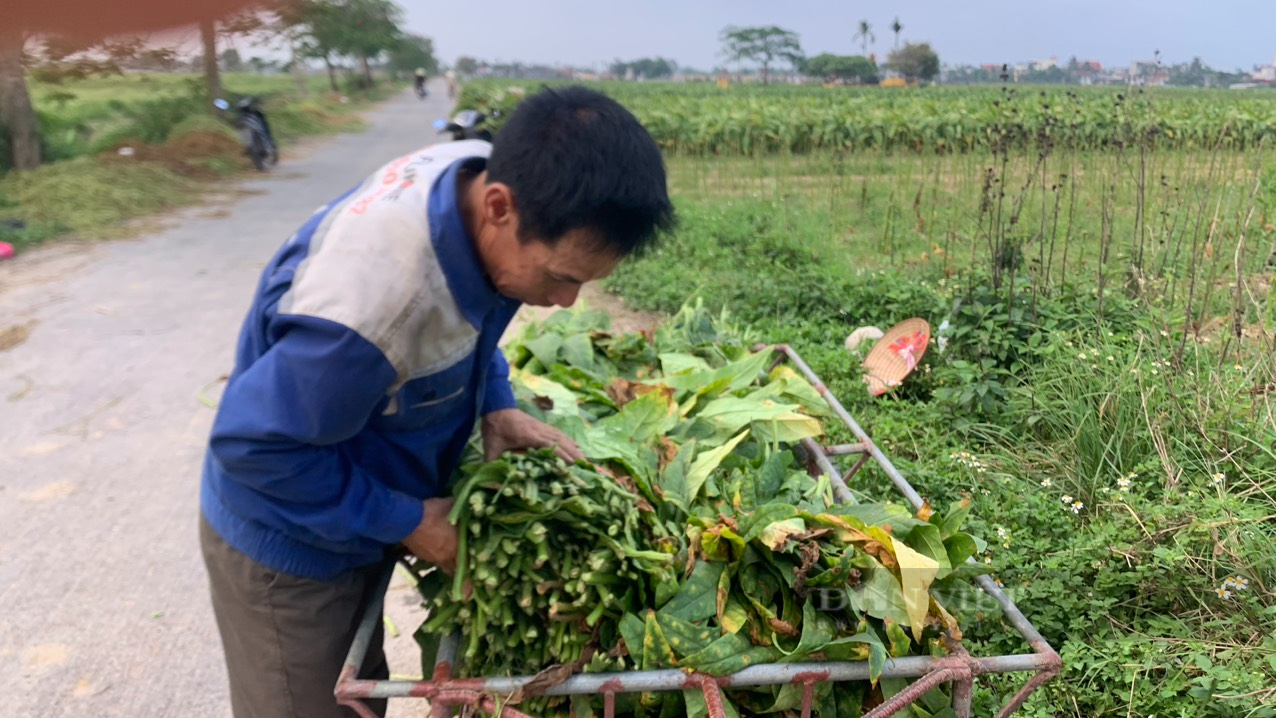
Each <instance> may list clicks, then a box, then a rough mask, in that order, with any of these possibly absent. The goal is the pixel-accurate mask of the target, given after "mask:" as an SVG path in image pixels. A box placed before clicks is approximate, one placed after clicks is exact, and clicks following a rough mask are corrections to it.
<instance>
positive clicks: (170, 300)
mask: <svg viewBox="0 0 1276 718" xmlns="http://www.w3.org/2000/svg"><path fill="white" fill-rule="evenodd" d="M436 84H437V85H438V86H437V87H433V88H432V90H433V91H432V92H431V95H430V97H429V98H428V99H427V100H425V101H424V102H422V101H418V100H417V99H416V97H415V96H414V95H412V94H411V93H404V94H403V95H401V96H399V97H397V98H395V99H393V100H391V101H389V102H387V103H386V104H384V105H383V106H382V107H381V108H380V109H378V110H377V111H376V112H374V113H372V114H371V115H370V116H369V128H368V130H367V131H366V132H364V133H361V134H357V135H345V136H341V137H338V138H336V139H333V140H330V141H325V142H323V143H317V144H316V146H314V147H312V148H311V149H309V150H301V151H294V152H293V153H292V156H290V155H289V152H288V148H285V150H284V158H283V164H282V165H281V166H280V167H279V168H278V169H277V170H276V171H275V172H274V173H273V174H272V175H270V176H267V177H264V178H260V179H258V178H254V179H252V180H250V181H247V182H245V183H244V186H243V187H244V189H246V190H248V192H249V194H247V195H244V196H240V197H237V198H234V199H230V200H227V201H226V202H224V203H222V204H221V206H217V207H209V206H204V207H200V208H192V209H188V210H184V211H182V212H179V213H177V214H176V215H174V216H173V217H170V218H168V219H167V221H166V222H165V224H166V225H168V226H167V227H166V228H163V229H160V230H158V231H154V232H151V233H148V234H146V235H145V236H143V237H141V238H140V239H136V240H131V241H121V242H112V243H100V244H78V245H65V244H64V245H61V246H55V247H50V248H48V249H44V250H40V251H36V252H32V253H30V254H28V255H25V256H23V257H20V258H19V259H18V260H16V261H13V262H7V263H5V264H0V715H2V716H6V717H10V716H11V717H13V718H37V717H38V718H107V717H114V716H127V717H128V718H138V717H146V718H158V717H162V716H182V717H183V718H205V717H210V718H223V717H224V716H228V715H229V709H228V706H227V701H226V698H225V689H224V681H225V670H224V667H223V665H222V658H221V653H220V647H219V644H218V638H217V633H216V630H215V627H214V624H213V619H212V614H211V609H210V608H209V605H208V599H207V594H206V590H207V589H206V579H205V575H204V569H203V564H202V562H201V560H200V557H199V549H198V542H197V535H196V516H197V506H198V500H197V493H198V481H199V464H200V460H201V457H202V454H203V448H204V442H205V438H206V436H207V432H208V430H209V426H210V424H211V421H212V418H213V412H212V410H210V409H209V408H208V407H207V406H205V405H204V404H203V403H201V401H200V398H199V397H200V395H201V390H204V394H205V395H207V396H210V397H211V398H214V399H215V398H216V395H217V391H218V388H219V387H218V381H217V380H218V379H219V377H222V376H223V375H225V374H226V373H227V371H228V370H229V369H230V367H231V362H232V352H233V347H234V339H235V336H236V333H237V330H238V327H239V323H240V321H241V319H242V318H243V315H244V313H245V312H246V311H247V309H248V301H249V298H250V295H251V292H252V289H253V286H254V284H255V282H256V280H257V277H258V273H259V271H260V269H261V267H262V266H263V265H264V263H265V261H266V260H267V259H268V258H269V257H270V255H271V254H272V253H273V252H274V250H275V249H276V247H277V246H278V245H279V244H280V243H281V242H282V241H283V240H284V239H285V238H286V237H288V236H289V234H291V233H292V231H293V230H294V229H295V228H296V227H297V226H298V225H300V224H301V223H302V222H303V221H304V220H305V219H306V218H307V217H308V216H309V215H310V214H311V212H313V211H314V209H315V208H316V207H318V206H319V205H321V204H322V203H324V202H326V201H328V200H329V199H331V198H332V197H334V196H336V195H338V194H340V193H341V192H342V191H344V190H346V189H348V188H349V187H350V186H352V185H353V184H355V183H357V182H358V181H359V180H360V179H362V177H363V176H364V175H365V174H367V173H369V172H371V171H372V170H373V169H375V168H376V167H377V166H379V165H380V164H381V163H383V162H385V161H387V160H389V159H391V158H393V157H395V156H397V155H400V154H403V153H405V152H408V151H410V150H412V149H414V148H416V147H419V146H421V145H424V144H428V143H430V142H432V141H433V140H434V139H435V134H434V131H433V130H432V129H431V128H430V122H431V121H432V120H433V119H434V118H435V117H439V116H442V115H443V114H445V112H446V111H447V109H448V107H447V100H446V92H445V91H444V89H443V86H442V85H441V83H436ZM6 330H7V331H6ZM23 336H25V340H23V339H22V337H23ZM14 342H17V344H16V346H10V347H9V348H8V349H7V350H5V347H6V346H8V345H12V344H14ZM413 604H414V601H413V600H412V597H411V593H410V589H407V588H406V587H404V586H398V587H396V588H395V589H394V590H392V591H391V595H390V597H389V600H388V605H389V607H390V610H391V612H392V613H394V614H395V615H396V616H397V617H398V621H397V623H398V624H399V626H400V628H402V629H403V635H402V636H401V637H400V638H399V639H396V640H392V641H391V642H392V644H394V645H393V646H392V670H394V671H395V672H398V673H417V672H419V667H418V666H414V665H412V663H413V661H412V657H413V654H414V651H415V649H414V647H413V646H412V644H411V637H410V634H411V630H412V629H414V628H415V626H416V625H417V623H416V621H417V620H418V619H419V616H414V615H412V607H413ZM395 714H397V715H401V716H404V715H415V714H417V711H415V710H412V711H409V710H407V709H406V707H405V708H403V709H399V710H396V711H395Z"/></svg>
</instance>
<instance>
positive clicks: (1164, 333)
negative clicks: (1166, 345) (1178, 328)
mask: <svg viewBox="0 0 1276 718" xmlns="http://www.w3.org/2000/svg"><path fill="white" fill-rule="evenodd" d="M1169 335H1170V333H1169V332H1167V331H1165V330H1164V329H1162V330H1161V336H1163V337H1168V336H1169Z"/></svg>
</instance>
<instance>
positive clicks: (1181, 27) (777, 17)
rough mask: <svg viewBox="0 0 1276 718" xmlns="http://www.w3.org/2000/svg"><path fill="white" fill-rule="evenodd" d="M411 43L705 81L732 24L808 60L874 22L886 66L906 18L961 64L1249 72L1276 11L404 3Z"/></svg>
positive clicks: (1268, 38)
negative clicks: (687, 74)
mask: <svg viewBox="0 0 1276 718" xmlns="http://www.w3.org/2000/svg"><path fill="white" fill-rule="evenodd" d="M399 3H400V4H401V5H403V7H404V8H405V10H406V11H407V20H408V23H407V24H408V25H409V27H410V28H411V30H412V31H413V32H417V33H420V34H423V35H428V36H430V37H433V38H434V43H435V48H436V50H437V53H438V55H439V57H440V58H441V59H442V60H444V61H445V62H448V63H451V62H455V60H456V58H457V57H458V56H460V55H472V56H475V57H478V58H480V59H483V60H488V61H497V60H500V61H505V62H511V61H514V60H518V61H522V62H532V63H550V64H554V63H557V64H572V65H577V66H595V65H597V64H598V63H603V64H605V63H609V62H610V61H612V60H614V59H617V58H619V59H636V58H638V57H647V56H655V55H659V56H663V57H669V58H672V59H674V60H677V61H678V62H679V63H680V64H682V65H684V66H690V67H694V68H697V69H702V70H707V69H710V68H712V67H713V66H714V65H715V64H716V63H718V62H719V60H718V50H719V46H720V44H719V42H718V32H719V31H720V30H721V29H722V28H723V27H724V26H726V25H779V26H780V27H783V28H785V29H788V30H793V31H795V32H796V33H798V35H799V37H800V38H801V41H802V49H803V50H804V51H805V52H806V54H807V55H808V56H809V55H816V54H819V53H821V52H832V53H837V54H852V53H854V54H858V53H859V44H858V43H857V42H854V41H852V39H851V37H852V36H853V35H854V34H855V31H856V28H857V26H858V24H859V21H860V20H862V19H863V20H868V21H869V23H870V24H871V25H872V27H873V34H874V35H876V36H877V41H876V42H875V43H873V44H872V45H871V46H870V48H869V49H870V51H873V50H876V52H877V53H878V55H879V56H884V55H885V53H886V52H887V51H889V50H890V48H891V47H892V46H893V43H894V36H893V35H892V33H891V30H890V24H891V22H892V21H893V20H894V18H895V16H896V15H898V16H899V19H900V22H901V23H902V24H903V26H904V31H903V33H902V34H901V36H902V38H903V39H904V40H905V41H914V42H930V43H931V45H932V46H933V47H934V48H935V50H936V51H937V52H938V53H939V56H940V59H941V61H943V62H945V63H952V64H980V63H985V62H988V63H992V62H997V63H1000V62H1018V61H1027V60H1033V59H1043V58H1047V57H1051V56H1057V57H1058V58H1059V60H1060V62H1064V61H1066V60H1067V59H1068V58H1069V57H1070V56H1072V55H1076V56H1077V57H1078V58H1080V59H1094V60H1099V61H1100V62H1102V63H1103V64H1104V65H1105V66H1107V65H1128V64H1129V62H1130V61H1131V60H1134V59H1151V58H1152V56H1153V52H1154V51H1155V50H1157V49H1160V50H1161V54H1162V57H1163V59H1164V60H1165V61H1166V62H1169V63H1173V62H1180V61H1187V60H1190V59H1191V58H1192V57H1193V56H1196V55H1199V56H1200V57H1201V58H1202V59H1204V60H1205V62H1207V63H1208V64H1210V65H1212V66H1214V67H1217V68H1220V69H1227V70H1232V69H1235V68H1237V67H1241V68H1244V69H1246V70H1249V69H1250V68H1251V66H1253V65H1255V64H1267V63H1269V62H1272V61H1273V56H1276V0H1160V1H1159V2H1158V1H1155V0H1062V1H1061V0H1054V1H1053V2H1052V1H1050V0H1046V1H1045V2H1040V1H1038V2H1033V0H1019V1H1018V2H998V3H992V2H981V3H976V2H969V1H966V2H961V1H959V0H895V1H894V2H874V3H866V2H845V0H843V1H842V2H834V1H832V0H787V2H778V1H776V0H771V1H769V2H761V1H760V0H676V1H675V0H629V1H628V2H602V1H599V0H478V1H477V2H453V3H437V2H426V0H399Z"/></svg>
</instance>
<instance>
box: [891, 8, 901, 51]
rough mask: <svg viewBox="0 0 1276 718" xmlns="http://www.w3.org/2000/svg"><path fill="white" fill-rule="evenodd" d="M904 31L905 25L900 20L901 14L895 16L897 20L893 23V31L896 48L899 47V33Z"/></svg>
mask: <svg viewBox="0 0 1276 718" xmlns="http://www.w3.org/2000/svg"><path fill="white" fill-rule="evenodd" d="M903 31H904V26H903V25H902V24H900V22H899V16H898V15H897V16H896V17H895V22H893V23H891V32H893V33H895V49H896V50H898V49H899V34H900V33H901V32H903Z"/></svg>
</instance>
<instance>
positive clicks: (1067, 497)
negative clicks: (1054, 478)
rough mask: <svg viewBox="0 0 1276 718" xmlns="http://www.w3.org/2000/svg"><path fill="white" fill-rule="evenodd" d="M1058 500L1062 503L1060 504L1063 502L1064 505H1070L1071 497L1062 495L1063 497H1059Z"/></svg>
mask: <svg viewBox="0 0 1276 718" xmlns="http://www.w3.org/2000/svg"><path fill="white" fill-rule="evenodd" d="M1059 500H1060V501H1062V502H1063V503H1065V504H1070V503H1072V497H1071V496H1069V495H1068V494H1064V495H1063V496H1060V497H1059Z"/></svg>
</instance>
